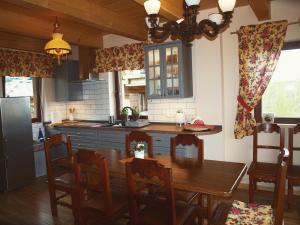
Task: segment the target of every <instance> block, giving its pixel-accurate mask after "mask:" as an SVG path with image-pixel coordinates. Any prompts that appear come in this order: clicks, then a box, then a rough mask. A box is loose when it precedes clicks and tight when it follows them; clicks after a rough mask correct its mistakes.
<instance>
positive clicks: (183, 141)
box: [170, 134, 204, 161]
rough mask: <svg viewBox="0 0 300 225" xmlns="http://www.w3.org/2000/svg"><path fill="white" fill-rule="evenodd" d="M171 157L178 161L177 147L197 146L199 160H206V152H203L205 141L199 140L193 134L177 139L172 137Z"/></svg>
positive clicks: (178, 136)
mask: <svg viewBox="0 0 300 225" xmlns="http://www.w3.org/2000/svg"><path fill="white" fill-rule="evenodd" d="M170 142H171V157H172V159H176V147H177V146H178V145H183V146H185V145H195V147H196V148H197V151H198V152H197V153H198V160H199V161H203V160H204V150H203V140H201V139H199V138H197V137H196V136H195V135H193V134H178V135H177V136H175V137H172V138H171V140H170Z"/></svg>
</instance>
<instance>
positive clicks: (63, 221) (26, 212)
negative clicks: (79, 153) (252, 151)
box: [0, 180, 300, 225]
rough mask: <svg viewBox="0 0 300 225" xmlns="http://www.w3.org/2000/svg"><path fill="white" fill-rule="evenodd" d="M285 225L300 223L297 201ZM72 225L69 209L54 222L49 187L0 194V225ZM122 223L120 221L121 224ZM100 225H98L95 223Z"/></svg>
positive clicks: (264, 198) (240, 194) (39, 184)
mask: <svg viewBox="0 0 300 225" xmlns="http://www.w3.org/2000/svg"><path fill="white" fill-rule="evenodd" d="M247 196H248V193H247V191H246V190H238V191H236V193H235V194H234V196H233V199H238V200H241V201H247V199H248V197H247ZM271 200H272V195H271V194H267V195H265V194H264V195H261V194H260V196H259V197H258V198H257V201H258V202H262V203H270V202H271ZM284 222H285V225H299V224H300V198H299V197H296V198H295V206H294V208H293V210H290V211H286V212H285V221H284ZM54 224H55V225H73V224H74V222H73V217H72V214H71V212H70V210H68V209H65V208H61V207H60V208H59V219H57V220H53V218H52V216H51V212H50V207H49V198H48V187H47V185H46V184H45V183H44V181H41V180H39V181H36V182H35V183H34V184H32V185H30V186H28V187H25V188H23V189H21V190H18V191H13V192H9V193H0V225H54ZM120 224H122V222H121V223H120ZM98 225H99V224H98Z"/></svg>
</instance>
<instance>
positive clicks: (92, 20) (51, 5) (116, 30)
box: [0, 0, 270, 48]
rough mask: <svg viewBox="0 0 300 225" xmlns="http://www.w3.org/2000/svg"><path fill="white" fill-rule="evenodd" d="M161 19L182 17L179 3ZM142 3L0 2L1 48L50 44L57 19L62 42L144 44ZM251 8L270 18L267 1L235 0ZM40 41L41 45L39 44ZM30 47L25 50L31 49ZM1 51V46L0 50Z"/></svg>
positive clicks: (167, 6) (168, 4)
mask: <svg viewBox="0 0 300 225" xmlns="http://www.w3.org/2000/svg"><path fill="white" fill-rule="evenodd" d="M161 2H162V6H161V11H160V13H161V16H163V17H165V18H166V19H167V20H175V19H178V18H180V17H181V16H182V0H172V1H170V0H161ZM217 2H218V0H202V1H201V7H200V10H204V9H208V8H213V7H217V5H218V3H217ZM143 3H144V0H72V1H71V0H70V1H69V0H0V45H2V47H5V46H3V42H5V40H7V41H9V39H13V40H16V42H17V41H18V38H17V37H18V36H17V35H21V36H20V41H23V42H24V43H25V42H26V40H27V42H28V41H29V42H30V43H31V42H34V40H35V39H36V40H37V42H39V43H38V45H41V43H44V42H45V41H46V40H49V38H50V35H51V33H52V30H53V22H54V20H55V17H56V16H57V17H58V19H59V22H60V24H61V27H62V31H63V33H64V37H65V40H67V41H69V42H70V43H73V44H77V45H80V46H88V47H97V48H98V47H102V36H103V35H105V34H110V33H113V34H118V35H123V36H126V37H129V38H133V39H137V40H145V39H146V37H147V27H146V25H145V16H146V13H145V10H144V8H143ZM248 4H249V5H250V6H251V8H252V9H253V11H254V12H255V14H256V16H257V17H258V19H259V20H265V19H269V18H270V0H237V7H239V6H244V5H248ZM41 40H42V42H41ZM30 45H31V44H29V45H28V46H30ZM0 47H1V46H0Z"/></svg>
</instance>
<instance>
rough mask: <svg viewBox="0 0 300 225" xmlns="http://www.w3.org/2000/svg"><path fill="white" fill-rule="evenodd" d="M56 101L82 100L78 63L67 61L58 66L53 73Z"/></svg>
mask: <svg viewBox="0 0 300 225" xmlns="http://www.w3.org/2000/svg"><path fill="white" fill-rule="evenodd" d="M54 78H55V98H56V101H80V100H82V99H83V95H82V82H81V81H79V78H80V77H79V62H78V61H75V60H68V61H66V62H64V63H63V64H62V65H58V66H57V67H56V69H55V72H54Z"/></svg>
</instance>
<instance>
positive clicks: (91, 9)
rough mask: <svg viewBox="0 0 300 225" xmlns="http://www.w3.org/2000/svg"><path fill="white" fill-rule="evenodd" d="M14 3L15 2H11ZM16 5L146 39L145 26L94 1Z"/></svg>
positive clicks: (34, 0)
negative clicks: (53, 13) (39, 9)
mask: <svg viewBox="0 0 300 225" xmlns="http://www.w3.org/2000/svg"><path fill="white" fill-rule="evenodd" d="M13 1H15V0H13ZM17 2H18V4H22V5H24V6H26V7H29V6H31V7H33V8H36V7H38V8H42V9H48V10H51V11H54V12H57V13H60V14H62V15H65V16H66V17H70V18H71V19H72V20H74V21H77V22H78V23H82V24H85V25H88V26H91V27H95V28H97V29H101V30H104V31H107V32H111V33H115V34H119V35H123V36H126V37H129V38H133V39H137V40H145V39H146V37H147V30H146V25H145V24H144V23H143V26H140V25H137V21H136V20H130V19H129V18H127V17H123V16H122V15H121V14H118V13H115V12H113V11H111V10H108V9H107V8H104V7H103V6H102V5H101V1H99V2H97V1H94V0H73V1H65V0H19V1H17Z"/></svg>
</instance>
